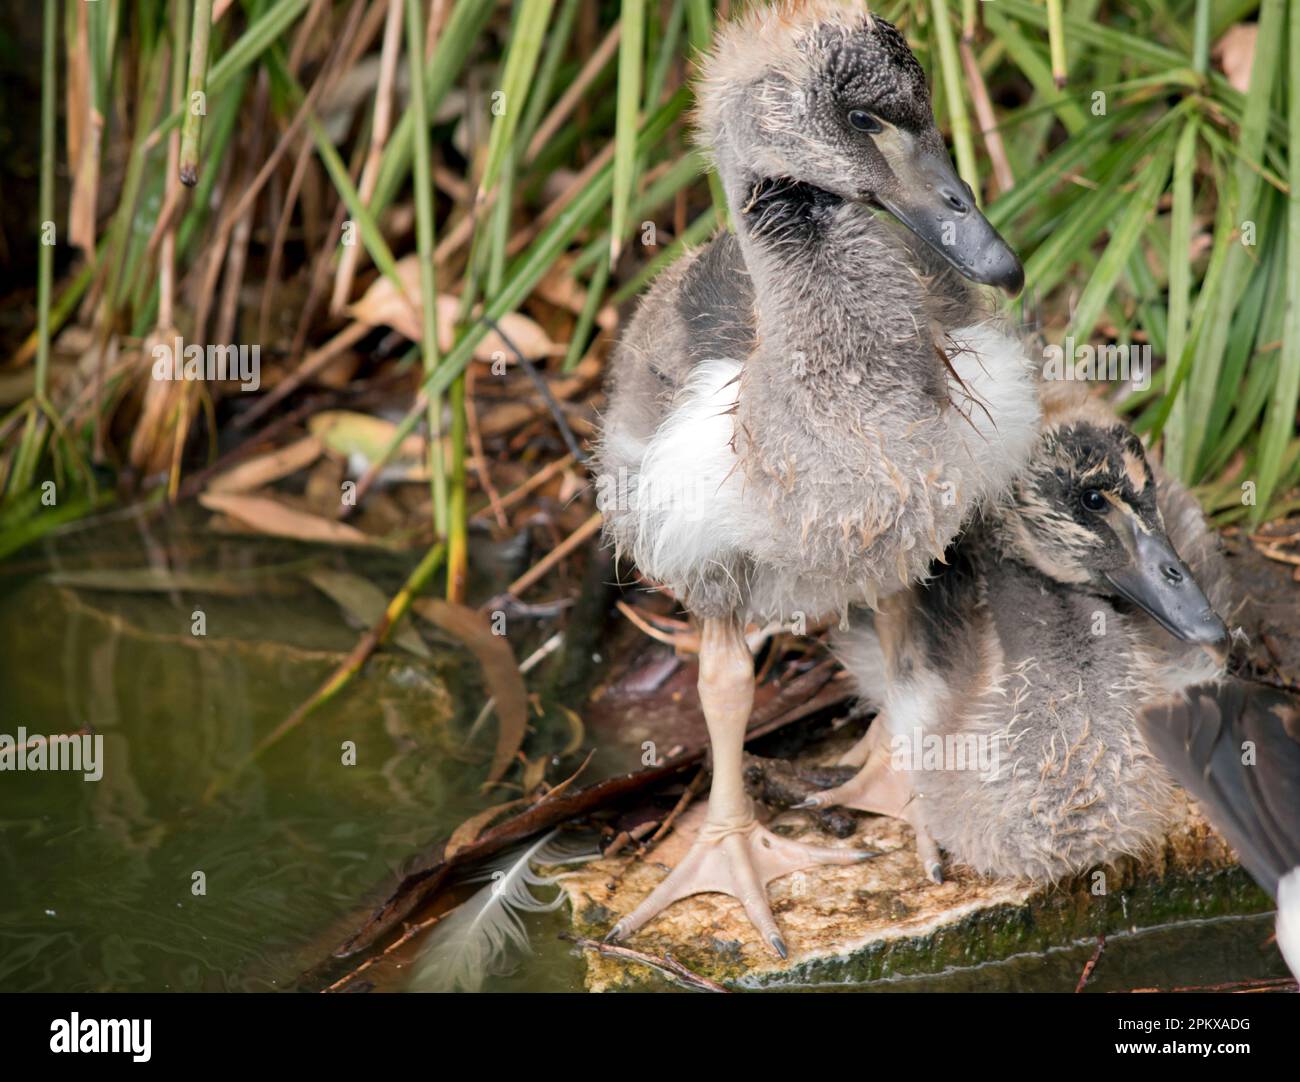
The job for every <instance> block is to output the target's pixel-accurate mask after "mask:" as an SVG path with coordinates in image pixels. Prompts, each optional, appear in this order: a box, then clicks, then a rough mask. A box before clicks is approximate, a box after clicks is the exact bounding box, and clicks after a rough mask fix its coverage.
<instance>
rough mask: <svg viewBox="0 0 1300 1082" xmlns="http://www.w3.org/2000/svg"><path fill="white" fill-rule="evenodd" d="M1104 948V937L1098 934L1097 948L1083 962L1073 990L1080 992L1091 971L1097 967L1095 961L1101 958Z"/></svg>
mask: <svg viewBox="0 0 1300 1082" xmlns="http://www.w3.org/2000/svg"><path fill="white" fill-rule="evenodd" d="M1105 949H1106V937H1105V936H1104V935H1099V936H1098V937H1097V949H1096V950H1095V951H1093V952H1092V957H1091V958H1089V959H1088V960H1087V961H1086V962H1085V963H1084V964H1083V972H1082V973H1080V974H1079V983H1078V984H1076V985H1075V986H1074V990H1075V992H1082V991H1083V986H1084V985H1085V984H1087V983H1088V978H1089V977H1091V976H1092V971H1093V970H1094V969H1096V968H1097V962H1098V961H1099V960H1100V959H1101V952H1102V951H1104V950H1105Z"/></svg>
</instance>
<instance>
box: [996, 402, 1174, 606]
mask: <svg viewBox="0 0 1300 1082" xmlns="http://www.w3.org/2000/svg"><path fill="white" fill-rule="evenodd" d="M1015 512H1016V514H1015V516H1014V517H1015V519H1016V520H1017V521H1016V529H1015V531H1014V533H1015V537H1016V540H1017V544H1018V547H1019V548H1020V549H1021V550H1022V551H1023V554H1024V555H1025V556H1026V557H1027V558H1028V560H1029V562H1030V563H1032V564H1033V565H1034V566H1036V567H1037V568H1038V569H1039V570H1040V571H1042V572H1043V573H1044V574H1046V575H1048V576H1049V577H1051V578H1053V579H1056V580H1057V581H1060V582H1072V583H1080V584H1081V583H1086V582H1089V581H1092V580H1094V579H1095V578H1096V576H1097V575H1098V574H1100V573H1102V572H1105V571H1108V570H1113V569H1114V568H1115V567H1118V566H1121V565H1123V564H1124V563H1125V562H1127V561H1130V560H1132V559H1133V555H1134V554H1133V541H1132V539H1133V538H1134V537H1136V536H1139V535H1143V534H1145V535H1157V536H1160V537H1163V536H1164V524H1163V523H1162V522H1161V519H1160V512H1159V510H1158V508H1157V506H1156V482H1155V477H1154V476H1153V475H1152V472H1151V467H1150V466H1149V465H1148V463H1147V460H1146V454H1145V453H1144V452H1143V450H1142V444H1141V443H1140V442H1139V440H1138V438H1137V437H1136V436H1134V435H1133V433H1132V432H1130V431H1129V430H1128V429H1127V428H1125V427H1124V426H1123V425H1120V424H1115V425H1109V426H1107V425H1104V424H1099V423H1097V422H1095V421H1093V420H1084V421H1074V422H1071V423H1067V424H1063V425H1060V426H1058V427H1056V428H1052V429H1049V430H1048V431H1047V432H1046V433H1045V434H1044V436H1043V438H1042V442H1041V443H1040V445H1039V448H1038V451H1037V452H1036V453H1035V455H1034V457H1033V460H1032V461H1031V463H1030V466H1029V469H1028V470H1027V472H1026V474H1025V475H1024V476H1023V478H1022V480H1021V481H1020V483H1019V485H1018V486H1017V491H1016V506H1015Z"/></svg>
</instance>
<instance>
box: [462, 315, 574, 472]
mask: <svg viewBox="0 0 1300 1082" xmlns="http://www.w3.org/2000/svg"><path fill="white" fill-rule="evenodd" d="M487 324H488V326H489V327H491V328H492V329H493V330H494V331H496V333H497V336H498V337H499V338H500V339H501V341H502V343H503V344H504V345H505V347H506V349H508V350H509V351H510V352H511V353H513V354H514V355H515V360H516V361H518V362H519V366H520V367H521V368H522V369H523V370H524V372H526V373H527V375H528V378H529V379H530V380H531V381H532V384H533V387H534V388H535V389H536V391H537V393H538V395H540V396H541V399H542V401H543V402H545V403H546V408H547V409H548V410H550V411H551V416H552V417H553V418H554V419H555V426H556V427H557V428H558V429H559V430H560V436H561V437H562V438H563V439H564V445H565V446H566V447H567V448H568V449H569V454H571V455H573V457H574V458H575V459H577V460H578V461H579V462H581V463H583V464H584V465H585V464H586V462H587V456H586V454H584V453H583V450H582V448H580V447H579V446H578V441H577V440H576V439H574V436H573V429H571V428H570V427H569V422H568V421H567V420H565V417H564V411H563V410H562V409H561V408H560V404H559V403H558V402H557V401H556V400H555V395H553V394H551V388H550V387H548V386H547V384H546V380H545V379H543V378H542V375H541V373H540V372H538V371H537V369H536V368H535V367H534V366H533V363H532V361H530V360H529V359H528V358H527V357H525V356H524V355H523V353H522V351H521V350H520V349H519V347H518V346H516V345H515V344H514V342H512V341H511V340H510V337H509V335H507V334H506V333H505V331H503V330H502V329H501V327H500V325H499V324H498V323H497V322H496V320H494V319H489V320H488V321H487Z"/></svg>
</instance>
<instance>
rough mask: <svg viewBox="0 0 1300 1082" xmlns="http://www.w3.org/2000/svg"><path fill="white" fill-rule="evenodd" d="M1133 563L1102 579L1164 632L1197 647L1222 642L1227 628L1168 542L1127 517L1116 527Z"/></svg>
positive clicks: (1123, 517) (1225, 640) (1224, 639)
mask: <svg viewBox="0 0 1300 1082" xmlns="http://www.w3.org/2000/svg"><path fill="white" fill-rule="evenodd" d="M1117 525H1118V526H1119V529H1120V530H1121V533H1122V534H1127V536H1126V537H1124V541H1125V546H1126V547H1127V548H1128V550H1129V552H1130V554H1131V555H1132V556H1133V561H1132V563H1130V564H1129V565H1128V566H1126V567H1122V568H1120V569H1119V570H1117V571H1108V572H1106V578H1108V579H1109V580H1110V582H1111V585H1112V586H1114V587H1115V589H1116V590H1118V591H1119V592H1120V594H1121V595H1123V596H1124V597H1126V598H1128V600H1129V601H1132V602H1133V604H1135V605H1137V606H1139V607H1140V608H1142V609H1144V610H1145V611H1146V612H1148V613H1150V614H1151V616H1152V617H1153V618H1154V619H1155V621H1156V622H1157V623H1158V624H1159V625H1160V626H1161V627H1163V628H1164V629H1165V630H1166V631H1168V632H1169V634H1171V635H1174V636H1177V637H1178V638H1180V639H1182V640H1183V641H1184V642H1193V643H1199V644H1200V645H1202V646H1211V645H1221V644H1224V643H1226V642H1227V638H1228V628H1227V625H1226V624H1224V622H1223V621H1222V620H1221V619H1219V616H1218V614H1217V613H1216V612H1215V611H1214V609H1212V608H1211V607H1210V602H1209V600H1208V599H1207V598H1206V596H1205V594H1203V593H1202V592H1201V588H1200V587H1199V586H1198V585H1197V584H1196V580H1195V579H1194V578H1192V573H1191V571H1189V570H1188V569H1187V565H1186V564H1184V563H1183V561H1182V560H1180V559H1179V558H1178V553H1176V552H1175V551H1174V549H1173V546H1172V545H1170V544H1169V542H1168V540H1166V539H1165V538H1164V537H1162V536H1160V535H1158V534H1150V533H1144V532H1143V531H1142V530H1141V529H1139V528H1138V527H1137V525H1136V523H1135V522H1134V521H1133V519H1131V518H1130V517H1129V516H1127V515H1125V516H1122V525H1121V524H1117Z"/></svg>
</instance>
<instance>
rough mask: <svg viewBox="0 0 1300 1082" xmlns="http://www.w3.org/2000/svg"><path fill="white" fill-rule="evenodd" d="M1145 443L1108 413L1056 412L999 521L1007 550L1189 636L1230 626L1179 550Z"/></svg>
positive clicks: (1222, 637) (1223, 635) (1208, 636)
mask: <svg viewBox="0 0 1300 1082" xmlns="http://www.w3.org/2000/svg"><path fill="white" fill-rule="evenodd" d="M1156 497H1157V483H1156V479H1155V477H1154V476H1153V474H1152V472H1151V467H1150V465H1149V464H1148V462H1147V458H1146V453H1145V452H1144V451H1143V449H1142V444H1141V442H1140V441H1139V440H1138V438H1137V437H1136V436H1135V435H1133V433H1132V432H1130V431H1129V430H1128V429H1127V428H1126V427H1124V425H1122V424H1120V423H1118V422H1117V421H1116V420H1115V418H1114V417H1112V416H1110V415H1109V414H1107V413H1106V412H1105V411H1103V410H1101V409H1098V408H1093V407H1088V406H1084V407H1081V408H1075V409H1071V410H1069V411H1068V412H1066V413H1064V414H1059V413H1058V414H1055V415H1054V414H1052V413H1051V412H1050V411H1049V413H1048V415H1047V418H1046V421H1045V427H1044V431H1043V434H1042V437H1041V439H1040V442H1039V445H1038V448H1037V450H1036V451H1035V453H1034V455H1033V457H1032V458H1031V460H1030V463H1029V466H1028V467H1027V468H1026V469H1025V471H1024V473H1023V474H1021V476H1020V478H1019V479H1018V480H1017V481H1016V483H1015V484H1014V486H1013V488H1012V493H1011V497H1010V501H1009V504H1008V506H1006V507H1005V508H1003V509H1002V511H1001V513H1000V515H999V519H998V524H999V528H1000V530H999V532H1000V537H1001V540H1002V545H1003V547H1004V549H1005V550H1006V552H1007V555H1010V556H1013V557H1015V558H1017V559H1019V560H1021V561H1023V562H1024V563H1027V564H1029V565H1031V566H1032V567H1035V568H1037V570H1039V571H1040V572H1042V573H1043V574H1044V575H1046V576H1047V577H1048V578H1051V579H1054V580H1056V581H1057V582H1061V583H1065V584H1067V585H1071V586H1074V587H1077V588H1079V589H1081V590H1085V591H1088V592H1091V593H1095V594H1100V595H1102V596H1105V597H1112V598H1123V599H1125V600H1127V601H1130V602H1132V603H1133V604H1135V605H1137V606H1139V607H1140V608H1142V609H1144V610H1145V611H1146V612H1147V613H1149V614H1150V615H1151V616H1152V617H1153V618H1154V619H1155V620H1156V621H1157V622H1158V623H1159V624H1160V625H1161V626H1162V627H1163V628H1164V629H1165V630H1166V631H1168V632H1169V633H1170V634H1172V635H1175V636H1177V637H1178V638H1180V639H1182V640H1184V641H1186V642H1194V643H1200V644H1203V645H1207V646H1208V645H1215V644H1222V643H1224V642H1225V641H1226V639H1227V637H1228V629H1227V627H1226V626H1225V625H1224V623H1223V621H1222V620H1221V619H1220V618H1219V617H1218V615H1217V614H1216V613H1215V612H1214V609H1213V608H1212V607H1211V605H1210V602H1209V601H1208V600H1207V599H1206V597H1205V594H1204V593H1203V592H1202V590H1201V588H1200V586H1199V585H1198V584H1197V582H1196V580H1195V579H1194V578H1193V577H1192V573H1191V571H1190V570H1188V568H1187V565H1186V564H1184V563H1183V561H1182V560H1181V559H1180V558H1179V556H1178V553H1177V552H1175V551H1174V548H1173V546H1172V545H1171V544H1170V542H1169V538H1168V536H1167V535H1166V533H1165V525H1164V520H1163V519H1162V517H1161V514H1160V509H1159V507H1158V506H1157V501H1156Z"/></svg>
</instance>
